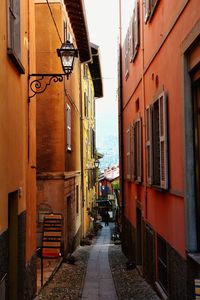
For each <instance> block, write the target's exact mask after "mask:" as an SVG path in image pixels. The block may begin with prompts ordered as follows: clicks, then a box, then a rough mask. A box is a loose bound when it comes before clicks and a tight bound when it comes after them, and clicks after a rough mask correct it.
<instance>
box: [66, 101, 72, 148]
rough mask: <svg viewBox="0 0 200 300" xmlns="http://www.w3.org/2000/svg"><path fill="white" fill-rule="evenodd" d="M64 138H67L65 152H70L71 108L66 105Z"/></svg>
mask: <svg viewBox="0 0 200 300" xmlns="http://www.w3.org/2000/svg"><path fill="white" fill-rule="evenodd" d="M66 138H67V150H68V151H71V150H72V145H71V107H70V106H69V105H68V104H67V109H66Z"/></svg>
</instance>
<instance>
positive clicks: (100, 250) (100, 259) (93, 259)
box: [82, 227, 118, 300]
mask: <svg viewBox="0 0 200 300" xmlns="http://www.w3.org/2000/svg"><path fill="white" fill-rule="evenodd" d="M109 245H110V228H109V227H103V228H102V229H101V235H100V236H99V238H98V240H97V242H96V243H95V244H94V246H93V247H92V249H91V251H90V256H89V261H88V266H87V273H86V277H85V284H84V288H83V294H82V299H87V300H104V299H109V300H116V299H118V297H117V294H116V291H115V286H114V282H113V278H112V273H111V271H110V265H109V261H108V247H109Z"/></svg>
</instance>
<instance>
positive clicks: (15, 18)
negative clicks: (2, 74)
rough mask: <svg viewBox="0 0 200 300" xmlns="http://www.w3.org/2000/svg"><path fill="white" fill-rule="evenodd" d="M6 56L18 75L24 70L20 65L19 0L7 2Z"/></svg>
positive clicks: (8, 0)
mask: <svg viewBox="0 0 200 300" xmlns="http://www.w3.org/2000/svg"><path fill="white" fill-rule="evenodd" d="M7 4H8V5H7V6H8V9H7V11H8V13H7V20H8V23H7V26H8V30H7V32H8V39H7V40H8V45H7V47H8V55H9V57H10V58H11V60H12V61H13V63H14V64H15V66H16V68H17V70H18V71H19V73H20V74H24V73H25V70H24V67H23V66H22V64H21V33H20V24H21V22H20V0H7Z"/></svg>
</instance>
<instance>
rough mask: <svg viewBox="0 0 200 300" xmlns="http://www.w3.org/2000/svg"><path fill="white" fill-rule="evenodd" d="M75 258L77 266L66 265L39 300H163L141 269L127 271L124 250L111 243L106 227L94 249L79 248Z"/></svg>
mask: <svg viewBox="0 0 200 300" xmlns="http://www.w3.org/2000/svg"><path fill="white" fill-rule="evenodd" d="M110 226H111V227H112V224H111V225H110ZM73 256H74V257H75V264H74V265H73V264H67V263H65V262H63V263H62V265H61V267H60V268H59V270H58V271H57V273H56V274H55V275H54V276H53V278H52V279H51V280H50V281H49V282H48V283H47V284H46V285H45V287H44V288H43V289H42V291H41V292H40V294H39V295H38V296H37V297H36V298H35V300H40V299H46V300H61V299H70V300H78V299H79V300H80V299H82V300H107V299H109V300H115V299H120V300H159V299H160V298H159V297H158V296H157V294H156V293H155V292H154V291H153V289H152V288H151V287H150V286H149V284H147V283H146V281H145V280H144V279H143V278H142V277H141V276H140V275H139V273H138V271H137V269H134V270H127V269H126V262H127V259H126V257H125V256H124V255H123V253H122V252H121V246H120V245H114V244H113V243H112V242H110V227H103V228H102V229H101V230H100V231H99V235H98V237H97V239H96V240H95V241H94V243H93V245H92V246H82V247H79V248H78V249H77V250H76V251H75V252H74V253H73Z"/></svg>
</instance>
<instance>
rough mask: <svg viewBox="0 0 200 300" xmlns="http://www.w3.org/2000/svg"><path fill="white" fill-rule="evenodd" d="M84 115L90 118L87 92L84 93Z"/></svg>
mask: <svg viewBox="0 0 200 300" xmlns="http://www.w3.org/2000/svg"><path fill="white" fill-rule="evenodd" d="M84 115H85V117H86V118H88V96H87V94H86V92H84Z"/></svg>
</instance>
